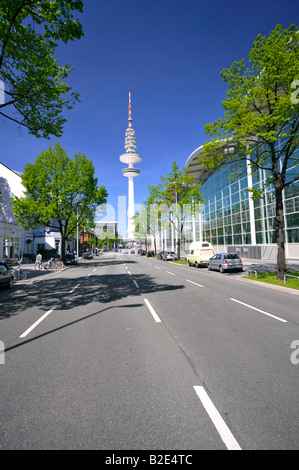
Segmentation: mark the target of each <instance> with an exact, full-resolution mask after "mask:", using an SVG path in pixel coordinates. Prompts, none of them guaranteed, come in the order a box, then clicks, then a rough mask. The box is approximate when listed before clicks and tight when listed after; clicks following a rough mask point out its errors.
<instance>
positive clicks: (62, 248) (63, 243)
mask: <svg viewBox="0 0 299 470" xmlns="http://www.w3.org/2000/svg"><path fill="white" fill-rule="evenodd" d="M61 259H62V261H63V263H65V236H64V235H63V234H62V233H61Z"/></svg>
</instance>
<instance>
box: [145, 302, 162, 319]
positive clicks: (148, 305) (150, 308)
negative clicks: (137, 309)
mask: <svg viewBox="0 0 299 470" xmlns="http://www.w3.org/2000/svg"><path fill="white" fill-rule="evenodd" d="M144 302H145V304H146V306H147V308H148V309H149V311H150V312H151V314H152V315H153V317H154V319H155V321H156V322H157V323H159V322H161V320H160V318H159V317H158V315H157V314H156V312H155V310H154V309H153V307H152V306H151V304H150V303H149V301H148V300H147V299H144Z"/></svg>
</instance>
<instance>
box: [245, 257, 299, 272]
mask: <svg viewBox="0 0 299 470" xmlns="http://www.w3.org/2000/svg"><path fill="white" fill-rule="evenodd" d="M286 264H287V270H288V271H299V259H291V260H287V262H286ZM243 266H244V271H246V270H247V269H248V270H250V269H251V270H253V271H257V272H258V273H265V272H273V271H277V261H276V260H259V259H244V258H243Z"/></svg>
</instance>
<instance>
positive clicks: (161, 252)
mask: <svg viewBox="0 0 299 470" xmlns="http://www.w3.org/2000/svg"><path fill="white" fill-rule="evenodd" d="M163 253H164V251H159V253H158V254H157V258H158V259H162V256H163Z"/></svg>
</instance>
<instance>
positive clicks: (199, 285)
mask: <svg viewBox="0 0 299 470" xmlns="http://www.w3.org/2000/svg"><path fill="white" fill-rule="evenodd" d="M186 281H187V282H191V284H195V285H196V286H198V287H204V286H202V285H201V284H198V283H197V282H194V281H189V279H186Z"/></svg>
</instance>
